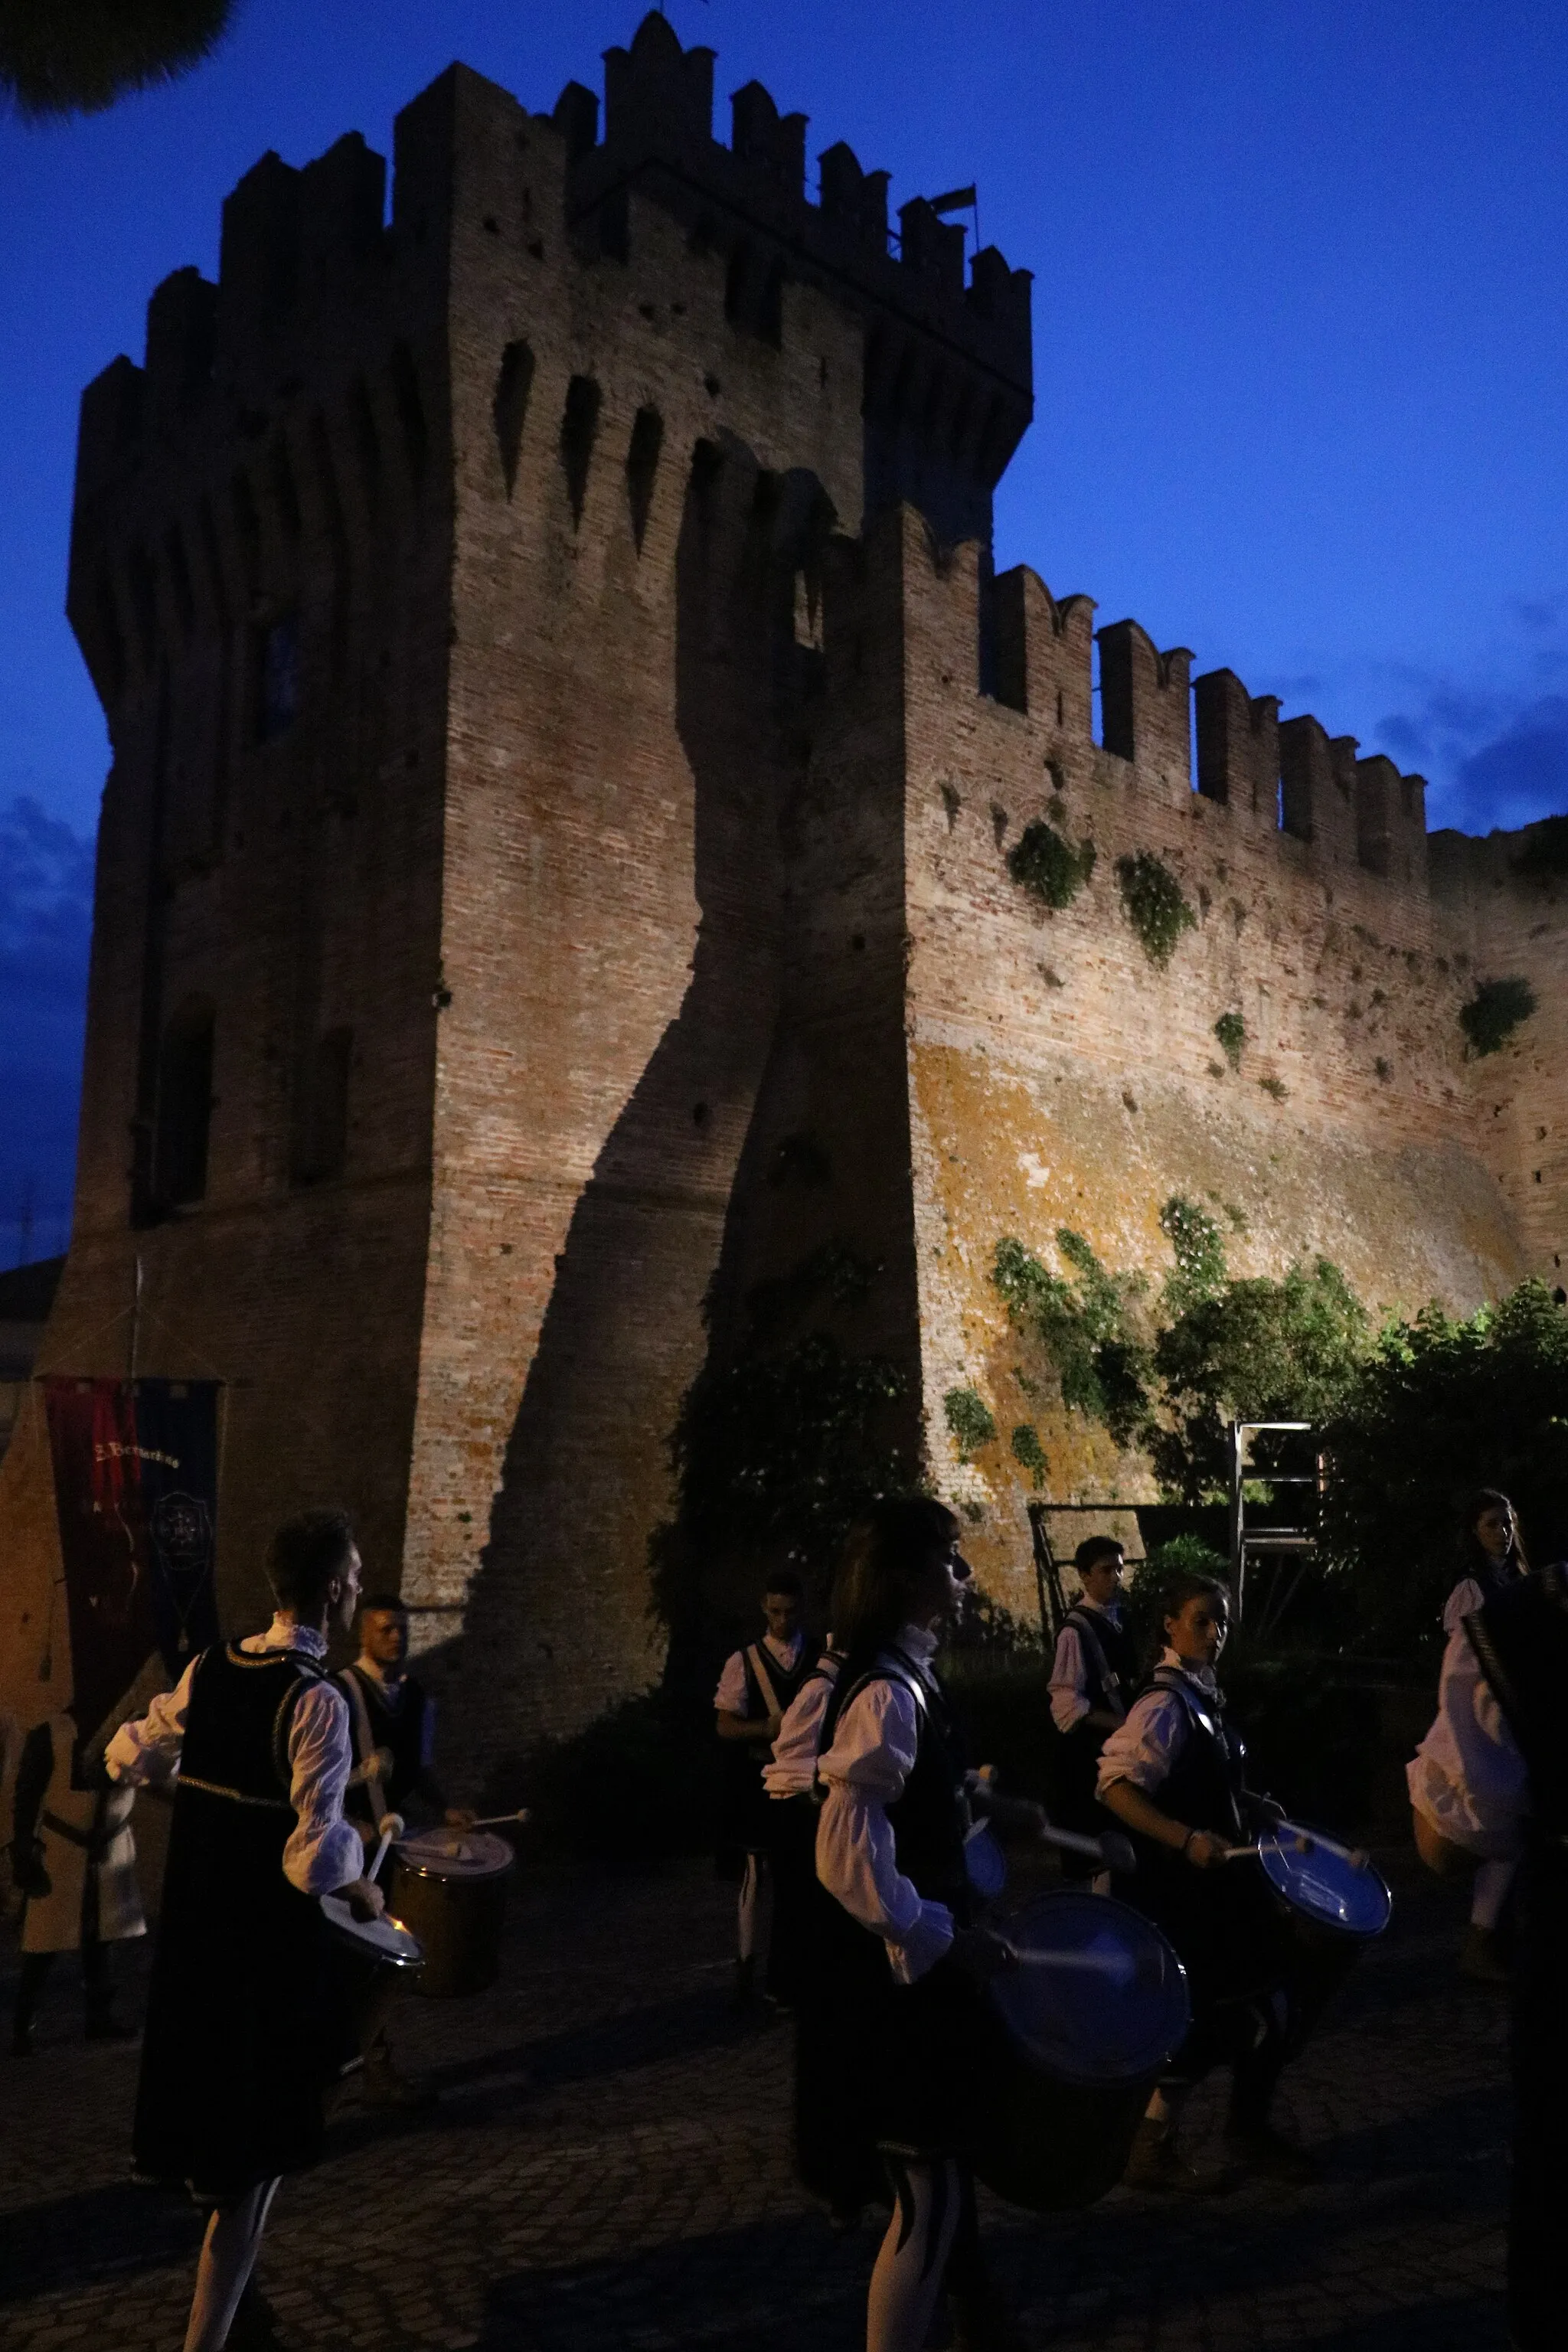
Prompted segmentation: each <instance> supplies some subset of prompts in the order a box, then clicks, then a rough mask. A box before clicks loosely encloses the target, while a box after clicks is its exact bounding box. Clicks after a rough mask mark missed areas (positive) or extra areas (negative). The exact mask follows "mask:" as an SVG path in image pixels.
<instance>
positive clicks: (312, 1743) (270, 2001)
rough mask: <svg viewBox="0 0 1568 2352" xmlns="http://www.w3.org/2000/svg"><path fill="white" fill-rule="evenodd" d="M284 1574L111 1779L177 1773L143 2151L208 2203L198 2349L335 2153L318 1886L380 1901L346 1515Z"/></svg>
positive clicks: (127, 1732)
mask: <svg viewBox="0 0 1568 2352" xmlns="http://www.w3.org/2000/svg"><path fill="white" fill-rule="evenodd" d="M268 1575H269V1579H270V1582H271V1585H272V1591H273V1594H274V1597H275V1599H276V1601H277V1613H276V1614H275V1616H274V1617H273V1620H272V1622H271V1624H270V1625H269V1626H268V1629H267V1631H266V1633H253V1634H251V1635H249V1636H248V1638H247V1639H246V1640H245V1641H243V1642H237V1643H215V1644H214V1646H213V1647H212V1648H211V1649H209V1650H204V1651H203V1652H202V1654H201V1655H200V1656H199V1657H198V1658H196V1659H195V1660H194V1661H193V1662H192V1664H190V1665H189V1666H188V1667H187V1668H186V1670H185V1672H184V1675H183V1676H182V1677H181V1680H180V1683H179V1686H178V1688H177V1689H175V1690H174V1691H172V1692H170V1693H169V1694H168V1695H167V1696H165V1697H163V1698H159V1699H155V1700H154V1701H153V1706H152V1707H151V1708H150V1709H149V1710H148V1713H147V1714H146V1715H145V1716H144V1717H142V1720H141V1721H140V1722H139V1723H128V1724H125V1725H124V1726H122V1727H121V1729H120V1730H119V1731H118V1732H116V1734H115V1736H114V1738H113V1739H112V1740H111V1741H110V1746H109V1749H108V1754H107V1757H106V1759H105V1760H106V1763H107V1767H108V1770H109V1773H110V1779H111V1780H117V1781H122V1782H129V1783H131V1784H132V1785H139V1784H143V1783H146V1782H148V1781H153V1780H158V1781H167V1780H174V1784H175V1795H174V1822H173V1825H172V1829H171V1832H170V1841H169V1861H168V1869H167V1872H166V1874H165V1877H164V1882H163V1916H162V1918H161V1920H160V1922H159V1928H158V1941H157V1948H156V1950H155V1953H154V1956H153V1979H152V1987H151V1991H150V1995H149V1999H148V2006H147V2026H146V2038H145V2041H144V2042H143V2044H142V2077H141V2083H140V2085H139V2088H138V2092H137V2099H136V2123H135V2162H136V2168H137V2170H138V2172H139V2173H141V2174H142V2175H143V2176H145V2177H147V2178H150V2179H157V2180H167V2181H183V2182H184V2183H185V2184H186V2185H187V2186H188V2187H189V2189H191V2191H192V2193H193V2194H194V2195H195V2197H196V2198H197V2199H198V2200H200V2201H201V2202H202V2203H203V2204H205V2205H206V2206H207V2207H208V2208H209V2209H210V2212H211V2218H210V2220H209V2221H208V2223H207V2231H206V2236H205V2240H204V2241H203V2244H202V2252H201V2260H200V2263H198V2265H197V2270H196V2286H195V2297H194V2299H193V2301H192V2304H191V2315H190V2322H189V2326H188V2327H187V2329H186V2334H185V2352H219V2347H221V2346H223V2345H224V2344H226V2342H227V2340H228V2332H229V2328H230V2326H232V2324H233V2320H234V2315H235V2312H236V2310H237V2307H238V2305H239V2300H240V2297H241V2295H242V2294H244V2292H245V2286H246V2282H247V2279H248V2278H249V2276H250V2272H251V2268H252V2265H253V2264H254V2263H255V2260H256V2255H257V2250H258V2247H259V2245H260V2243H261V2233H262V2230H263V2228H264V2226H265V2224H266V2221H267V2214H268V2208H269V2206H270V2205H271V2202H272V2198H273V2195H274V2192H275V2191H276V2189H277V2187H278V2183H279V2179H280V2178H281V2176H282V2175H283V2174H284V2173H286V2172H300V2171H303V2170H304V2169H305V2168H307V2167H308V2166H310V2165H311V2164H313V2163H314V2162H315V2161H316V2158H317V2157H318V2156H319V2154H320V2152H321V2095H322V2092H323V2091H324V2089H325V2087H326V2085H327V2084H328V2083H329V2082H330V2080H331V2077H332V2075H333V2074H334V2073H335V2072H336V2071H337V2069H338V2067H339V2066H340V2064H341V2063H342V2059H343V2057H344V2055H345V2054H346V2053H345V2048H344V2039H345V2036H344V2028H345V2022H346V2021H345V2020H344V2018H343V2015H342V2003H341V1998H340V1996H339V1994H338V1991H337V1989H336V1986H337V1979H336V1977H335V1973H334V1970H333V1969H332V1965H331V1946H330V1941H329V1930H328V1927H327V1923H326V1919H325V1916H324V1915H323V1913H322V1911H321V1904H320V1901H319V1899H318V1898H319V1897H320V1896H321V1895H329V1894H342V1895H346V1896H347V1898H348V1901H349V1905H350V1907H351V1909H352V1910H353V1913H354V1916H356V1917H358V1918H362V1919H372V1918H375V1917H376V1916H379V1914H380V1912H381V1910H382V1896H381V1890H380V1888H379V1887H377V1886H374V1885H370V1884H369V1883H368V1882H367V1881H366V1880H365V1878H364V1877H363V1870H364V1860H363V1848H362V1846H361V1843H360V1839H359V1833H358V1832H357V1831H356V1830H355V1829H354V1827H353V1823H352V1822H347V1821H345V1820H344V1818H343V1790H344V1788H345V1786H346V1785H347V1781H348V1777H349V1772H350V1769H351V1766H352V1764H353V1751H352V1748H351V1746H350V1740H349V1712H348V1702H347V1700H346V1699H345V1698H344V1696H343V1694H342V1691H341V1690H339V1689H338V1688H337V1686H336V1685H334V1684H333V1682H332V1681H331V1678H330V1677H329V1675H327V1672H326V1666H325V1659H326V1651H327V1633H328V1628H329V1626H331V1625H338V1626H341V1627H342V1628H343V1629H344V1630H345V1631H346V1630H347V1628H348V1627H349V1626H350V1625H352V1624H353V1614H354V1603H355V1601H357V1599H358V1597H359V1578H360V1557H359V1551H358V1549H357V1548H356V1546H355V1543H354V1538H353V1528H351V1527H350V1525H349V1522H348V1520H347V1518H346V1517H344V1516H343V1514H342V1512H341V1511H307V1512H305V1513H303V1514H302V1515H301V1516H300V1517H299V1518H295V1519H289V1521H287V1522H286V1524H285V1525H284V1526H282V1527H281V1528H279V1530H278V1533H277V1534H276V1536H275V1537H274V1538H273V1539H272V1548H271V1554H270V1559H269V1562H268ZM176 1776H177V1777H176Z"/></svg>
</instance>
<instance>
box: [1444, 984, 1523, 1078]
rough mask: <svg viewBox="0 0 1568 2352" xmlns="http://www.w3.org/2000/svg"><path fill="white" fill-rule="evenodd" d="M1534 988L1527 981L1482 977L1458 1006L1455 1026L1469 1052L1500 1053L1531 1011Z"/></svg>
mask: <svg viewBox="0 0 1568 2352" xmlns="http://www.w3.org/2000/svg"><path fill="white" fill-rule="evenodd" d="M1535 1003H1536V999H1535V991H1534V989H1533V988H1531V984H1530V982H1529V981H1527V980H1521V979H1518V978H1514V979H1511V980H1483V981H1481V982H1479V985H1478V987H1477V989H1476V992H1475V994H1474V995H1473V996H1472V997H1471V998H1470V1001H1469V1003H1468V1004H1461V1005H1460V1007H1459V1026H1460V1028H1461V1029H1462V1030H1463V1031H1464V1033H1465V1036H1466V1038H1467V1040H1468V1045H1469V1050H1470V1052H1471V1053H1472V1054H1473V1055H1476V1057H1477V1058H1478V1059H1479V1058H1480V1057H1481V1056H1482V1055H1487V1054H1497V1053H1500V1052H1501V1050H1502V1048H1503V1046H1505V1045H1507V1043H1508V1041H1509V1039H1510V1037H1511V1036H1512V1035H1513V1033H1514V1031H1515V1030H1516V1029H1517V1028H1518V1027H1519V1026H1520V1024H1521V1022H1525V1021H1528V1020H1529V1018H1530V1016H1531V1013H1533V1012H1534V1011H1535Z"/></svg>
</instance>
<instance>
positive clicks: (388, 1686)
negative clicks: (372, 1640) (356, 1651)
mask: <svg viewBox="0 0 1568 2352" xmlns="http://www.w3.org/2000/svg"><path fill="white" fill-rule="evenodd" d="M354 1672H355V1674H356V1675H369V1676H370V1679H371V1681H372V1682H373V1683H379V1684H380V1685H381V1687H382V1689H383V1690H384V1691H387V1692H392V1691H400V1690H401V1689H402V1688H403V1685H404V1684H405V1682H406V1681H407V1680H408V1668H407V1666H406V1664H405V1666H404V1668H403V1670H402V1672H401V1673H400V1674H399V1675H398V1676H397V1678H396V1680H395V1681H394V1680H393V1679H392V1678H391V1677H390V1676H389V1675H388V1674H387V1671H386V1668H385V1667H384V1666H379V1665H377V1664H376V1662H375V1660H374V1658H367V1657H366V1656H365V1655H364V1654H363V1651H362V1652H361V1654H360V1655H359V1656H358V1657H357V1658H356V1659H355V1660H354Z"/></svg>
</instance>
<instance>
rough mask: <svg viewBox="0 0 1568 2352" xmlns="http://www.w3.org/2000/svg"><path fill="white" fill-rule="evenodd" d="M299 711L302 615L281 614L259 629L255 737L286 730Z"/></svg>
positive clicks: (273, 737) (272, 737) (265, 740)
mask: <svg viewBox="0 0 1568 2352" xmlns="http://www.w3.org/2000/svg"><path fill="white" fill-rule="evenodd" d="M299 711H300V615H299V614H298V613H283V614H279V617H278V619H277V620H275V621H273V622H270V623H269V624H268V626H267V627H266V628H264V629H262V630H261V631H260V632H259V633H258V646H257V698H256V740H257V741H258V743H270V742H273V741H274V740H276V739H277V737H279V735H283V734H286V733H287V732H288V730H289V728H290V727H292V725H293V724H294V721H295V719H296V718H297V717H298V716H299Z"/></svg>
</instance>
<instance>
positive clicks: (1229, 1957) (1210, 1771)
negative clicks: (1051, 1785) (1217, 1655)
mask: <svg viewBox="0 0 1568 2352" xmlns="http://www.w3.org/2000/svg"><path fill="white" fill-rule="evenodd" d="M1152 1688H1154V1689H1157V1690H1163V1691H1168V1692H1169V1693H1170V1694H1171V1695H1172V1696H1173V1698H1175V1699H1176V1700H1177V1702H1178V1703H1179V1705H1180V1706H1181V1707H1182V1710H1183V1713H1184V1716H1185V1717H1186V1738H1185V1739H1184V1742H1183V1745H1182V1748H1181V1751H1180V1753H1179V1754H1178V1755H1177V1757H1176V1760H1175V1762H1174V1763H1173V1765H1172V1767H1171V1769H1170V1771H1169V1773H1168V1774H1167V1775H1166V1777H1165V1780H1164V1781H1163V1784H1162V1786H1161V1787H1160V1788H1159V1789H1157V1790H1146V1791H1145V1792H1144V1793H1145V1794H1146V1795H1147V1796H1148V1798H1149V1801H1150V1803H1151V1804H1152V1805H1154V1806H1156V1807H1157V1808H1158V1810H1159V1811H1161V1812H1163V1813H1164V1814H1166V1815H1168V1816H1169V1817H1170V1819H1172V1820H1173V1821H1178V1822H1185V1823H1186V1825H1187V1827H1188V1828H1189V1829H1194V1830H1206V1831H1208V1832H1209V1833H1210V1834H1211V1836H1214V1837H1220V1838H1223V1839H1224V1840H1225V1842H1226V1844H1227V1845H1240V1844H1241V1843H1244V1840H1245V1836H1246V1831H1245V1826H1244V1822H1243V1811H1242V1792H1243V1787H1244V1783H1245V1778H1246V1770H1247V1747H1246V1743H1245V1742H1244V1740H1243V1739H1242V1738H1241V1735H1240V1733H1239V1732H1237V1730H1236V1729H1235V1728H1234V1727H1233V1726H1232V1725H1231V1724H1230V1723H1228V1722H1227V1721H1226V1717H1225V1715H1224V1713H1223V1711H1222V1709H1221V1708H1220V1707H1219V1706H1210V1705H1208V1704H1207V1703H1206V1702H1205V1696H1204V1694H1203V1693H1201V1692H1200V1691H1198V1690H1197V1689H1195V1688H1194V1685H1193V1684H1192V1683H1191V1682H1190V1681H1189V1680H1188V1679H1187V1677H1186V1675H1184V1674H1182V1673H1180V1672H1179V1671H1178V1670H1177V1669H1176V1668H1174V1667H1172V1666H1160V1667H1157V1668H1156V1669H1155V1672H1154V1674H1153V1675H1152ZM1133 1844H1134V1847H1135V1849H1136V1851H1137V1854H1138V1874H1137V1877H1136V1879H1135V1880H1134V1882H1133V1885H1132V1892H1131V1899H1132V1901H1133V1902H1134V1903H1135V1904H1136V1905H1137V1906H1138V1908H1139V1909H1140V1910H1141V1911H1142V1912H1143V1913H1145V1915H1146V1916H1148V1917H1149V1918H1151V1919H1152V1920H1153V1921H1154V1922H1155V1924H1156V1926H1158V1927H1163V1929H1164V1931H1165V1933H1166V1935H1167V1936H1168V1937H1170V1939H1171V1941H1172V1943H1173V1945H1174V1946H1175V1948H1176V1950H1177V1953H1178V1955H1179V1956H1180V1958H1181V1959H1182V1961H1183V1964H1184V1967H1185V1968H1186V1970H1187V1975H1188V1979H1189V1985H1190V1990H1191V1993H1192V2000H1193V2010H1194V2017H1201V2014H1202V2012H1203V2011H1204V2010H1205V2009H1206V2008H1207V2007H1209V2006H1211V2005H1212V2004H1213V2003H1214V2002H1215V2001H1220V2000H1237V1999H1244V1998H1246V1997H1247V1995H1249V1994H1253V1993H1256V1992H1258V1991H1260V1990H1264V1989H1265V1988H1267V1987H1268V1986H1269V1985H1270V1984H1272V1983H1274V1982H1276V1981H1277V1980H1278V1979H1279V1975H1280V1972H1281V1970H1282V1969H1283V1967H1284V1964H1285V1958H1286V1953H1285V1948H1284V1947H1285V1930H1284V1927H1283V1923H1282V1922H1281V1920H1280V1917H1279V1909H1278V1906H1277V1905H1276V1904H1275V1901H1274V1899H1273V1896H1272V1895H1270V1893H1269V1891H1268V1885H1267V1883H1266V1881H1265V1880H1264V1878H1263V1876H1262V1874H1261V1872H1259V1871H1258V1870H1257V1869H1256V1868H1255V1867H1251V1866H1249V1865H1247V1864H1229V1865H1218V1866H1216V1867H1215V1868H1213V1869H1210V1870H1198V1869H1197V1868H1195V1867H1194V1864H1192V1863H1190V1862H1188V1861H1187V1860H1186V1859H1185V1857H1184V1855H1182V1854H1180V1853H1176V1852H1175V1851H1174V1850H1173V1848H1172V1847H1170V1846H1166V1845H1162V1844H1160V1843H1159V1842H1158V1841H1157V1840H1156V1839H1154V1838H1146V1837H1134V1839H1133Z"/></svg>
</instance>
